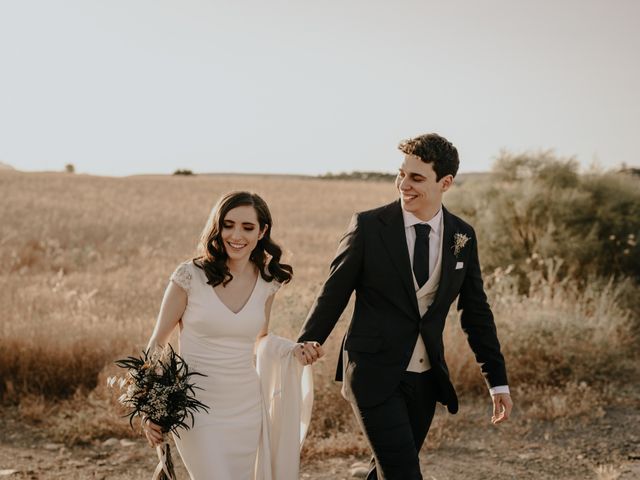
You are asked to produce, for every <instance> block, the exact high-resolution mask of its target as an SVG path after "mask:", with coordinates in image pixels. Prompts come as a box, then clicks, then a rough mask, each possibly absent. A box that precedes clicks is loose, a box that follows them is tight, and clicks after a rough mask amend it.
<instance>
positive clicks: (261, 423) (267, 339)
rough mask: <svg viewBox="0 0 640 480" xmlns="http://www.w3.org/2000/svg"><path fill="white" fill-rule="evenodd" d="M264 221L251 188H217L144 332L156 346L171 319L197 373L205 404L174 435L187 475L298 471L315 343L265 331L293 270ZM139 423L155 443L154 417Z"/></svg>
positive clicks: (211, 477) (288, 475) (231, 479)
mask: <svg viewBox="0 0 640 480" xmlns="http://www.w3.org/2000/svg"><path fill="white" fill-rule="evenodd" d="M272 225H273V222H272V219H271V214H270V212H269V208H268V207H267V204H266V203H265V202H264V200H262V198H260V197H259V196H258V195H256V194H253V193H249V192H231V193H228V194H226V195H224V196H223V197H222V198H221V199H220V200H219V201H218V203H217V204H216V206H215V207H214V208H213V210H212V211H211V214H210V216H209V220H208V222H207V225H206V226H205V228H204V230H203V232H202V236H201V239H200V242H199V252H198V253H199V256H198V257H197V258H195V259H193V260H190V261H187V262H184V263H182V264H181V265H179V266H178V268H177V269H176V270H175V271H174V273H173V274H172V275H171V281H170V282H169V285H168V286H167V289H166V291H165V294H164V298H163V300H162V305H161V307H160V313H159V315H158V319H157V322H156V325H155V328H154V331H153V334H152V335H151V338H150V340H149V344H148V348H150V349H154V348H156V347H159V346H160V347H161V346H163V345H165V344H166V343H167V341H168V340H169V337H170V335H171V333H172V332H173V330H174V328H175V327H176V326H179V328H180V340H179V343H180V354H181V356H182V357H183V358H184V359H185V361H186V362H187V364H188V365H189V367H190V368H191V369H192V370H195V371H197V372H199V373H202V374H204V375H206V376H205V377H194V378H196V385H197V386H198V387H199V388H201V389H202V390H196V397H197V398H198V400H200V401H201V402H203V403H204V404H206V405H207V406H208V407H209V412H206V413H205V412H200V413H196V415H195V423H194V426H193V428H191V429H189V430H183V431H181V432H180V437H179V438H178V437H177V436H174V441H175V443H176V446H177V448H178V451H179V452H180V456H181V457H182V460H183V462H184V464H185V466H186V468H187V470H188V471H189V475H190V476H191V479H193V480H271V479H274V480H275V479H277V480H289V479H290V480H294V479H296V480H297V479H298V466H299V453H300V446H301V443H302V441H303V439H304V436H305V434H306V427H307V426H308V422H309V417H310V413H311V403H312V396H313V385H312V382H311V378H312V377H311V372H310V371H309V369H308V368H303V366H304V365H310V364H312V363H313V362H315V361H316V360H317V359H318V358H319V357H321V356H322V355H323V351H322V347H321V346H320V345H319V344H317V343H314V342H307V343H304V344H296V343H294V342H292V341H289V340H285V339H283V338H280V337H275V336H274V335H270V334H268V327H269V317H270V312H271V305H272V304H273V300H274V297H275V294H276V292H277V291H278V289H279V288H280V286H281V285H282V284H283V283H287V282H289V281H290V280H291V277H292V274H293V269H292V268H291V266H289V265H286V264H284V263H280V259H281V256H282V250H281V249H280V247H279V246H278V245H277V244H276V243H275V242H274V241H273V240H272V239H271V227H272ZM254 352H257V365H255V364H254ZM284 412H286V416H285V415H284ZM143 425H144V432H145V436H146V437H147V440H148V441H149V443H150V444H151V445H152V446H156V445H158V444H160V443H161V442H162V439H163V434H162V431H161V429H160V427H159V426H158V425H156V424H154V423H153V422H151V421H150V420H148V419H146V420H145V421H144V422H143Z"/></svg>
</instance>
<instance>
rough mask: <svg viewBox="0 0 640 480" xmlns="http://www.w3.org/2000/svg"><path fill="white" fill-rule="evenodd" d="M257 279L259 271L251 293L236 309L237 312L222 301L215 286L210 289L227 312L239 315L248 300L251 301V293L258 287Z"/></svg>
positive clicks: (247, 303) (258, 279)
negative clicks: (238, 308)
mask: <svg viewBox="0 0 640 480" xmlns="http://www.w3.org/2000/svg"><path fill="white" fill-rule="evenodd" d="M259 281H260V273H258V276H257V277H256V281H255V283H254V284H253V289H252V290H251V293H250V294H249V296H248V297H247V300H246V301H245V302H244V304H243V305H242V307H240V310H238V311H237V312H234V311H233V310H231V308H229V306H228V305H227V304H226V303H224V301H223V300H222V299H221V298H220V295H218V292H216V289H215V287H211V290H213V294H214V295H215V296H216V298H217V299H218V301H219V302H220V303H221V304H222V306H223V307H224V308H226V309H227V311H228V312H230V313H231V314H233V315H240V313H242V311H243V310H244V309H245V307H246V306H247V305H249V302H251V299H252V298H253V294H254V293H255V291H256V289H257V287H258V282H259ZM216 286H217V285H216Z"/></svg>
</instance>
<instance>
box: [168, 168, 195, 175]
mask: <svg viewBox="0 0 640 480" xmlns="http://www.w3.org/2000/svg"><path fill="white" fill-rule="evenodd" d="M173 174H174V175H193V172H192V171H191V170H188V169H186V168H181V169H178V170H176V171H175V172H173Z"/></svg>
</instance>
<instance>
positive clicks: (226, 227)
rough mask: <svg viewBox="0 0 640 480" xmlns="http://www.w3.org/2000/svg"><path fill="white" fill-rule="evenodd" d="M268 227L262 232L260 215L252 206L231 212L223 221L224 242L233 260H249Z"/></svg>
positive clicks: (241, 207) (244, 206)
mask: <svg viewBox="0 0 640 480" xmlns="http://www.w3.org/2000/svg"><path fill="white" fill-rule="evenodd" d="M266 230H267V226H266V225H265V227H264V229H263V230H262V231H261V230H260V223H259V222H258V214H257V213H256V210H255V209H254V208H253V207H252V206H251V205H242V206H240V207H236V208H234V209H231V210H229V212H227V215H226V216H225V217H224V220H223V221H222V232H221V235H222V241H223V242H224V249H225V251H226V252H227V255H228V256H229V259H231V260H242V259H245V258H249V256H250V255H251V252H252V251H253V249H254V248H256V245H258V240H260V239H261V238H262V236H263V235H264V233H265V231H266Z"/></svg>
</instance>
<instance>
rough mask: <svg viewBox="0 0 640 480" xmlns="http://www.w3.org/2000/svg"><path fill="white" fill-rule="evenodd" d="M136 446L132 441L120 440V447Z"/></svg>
mask: <svg viewBox="0 0 640 480" xmlns="http://www.w3.org/2000/svg"><path fill="white" fill-rule="evenodd" d="M135 445H136V442H134V441H133V440H128V439H126V438H123V439H122V440H120V446H122V447H133V446H135Z"/></svg>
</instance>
